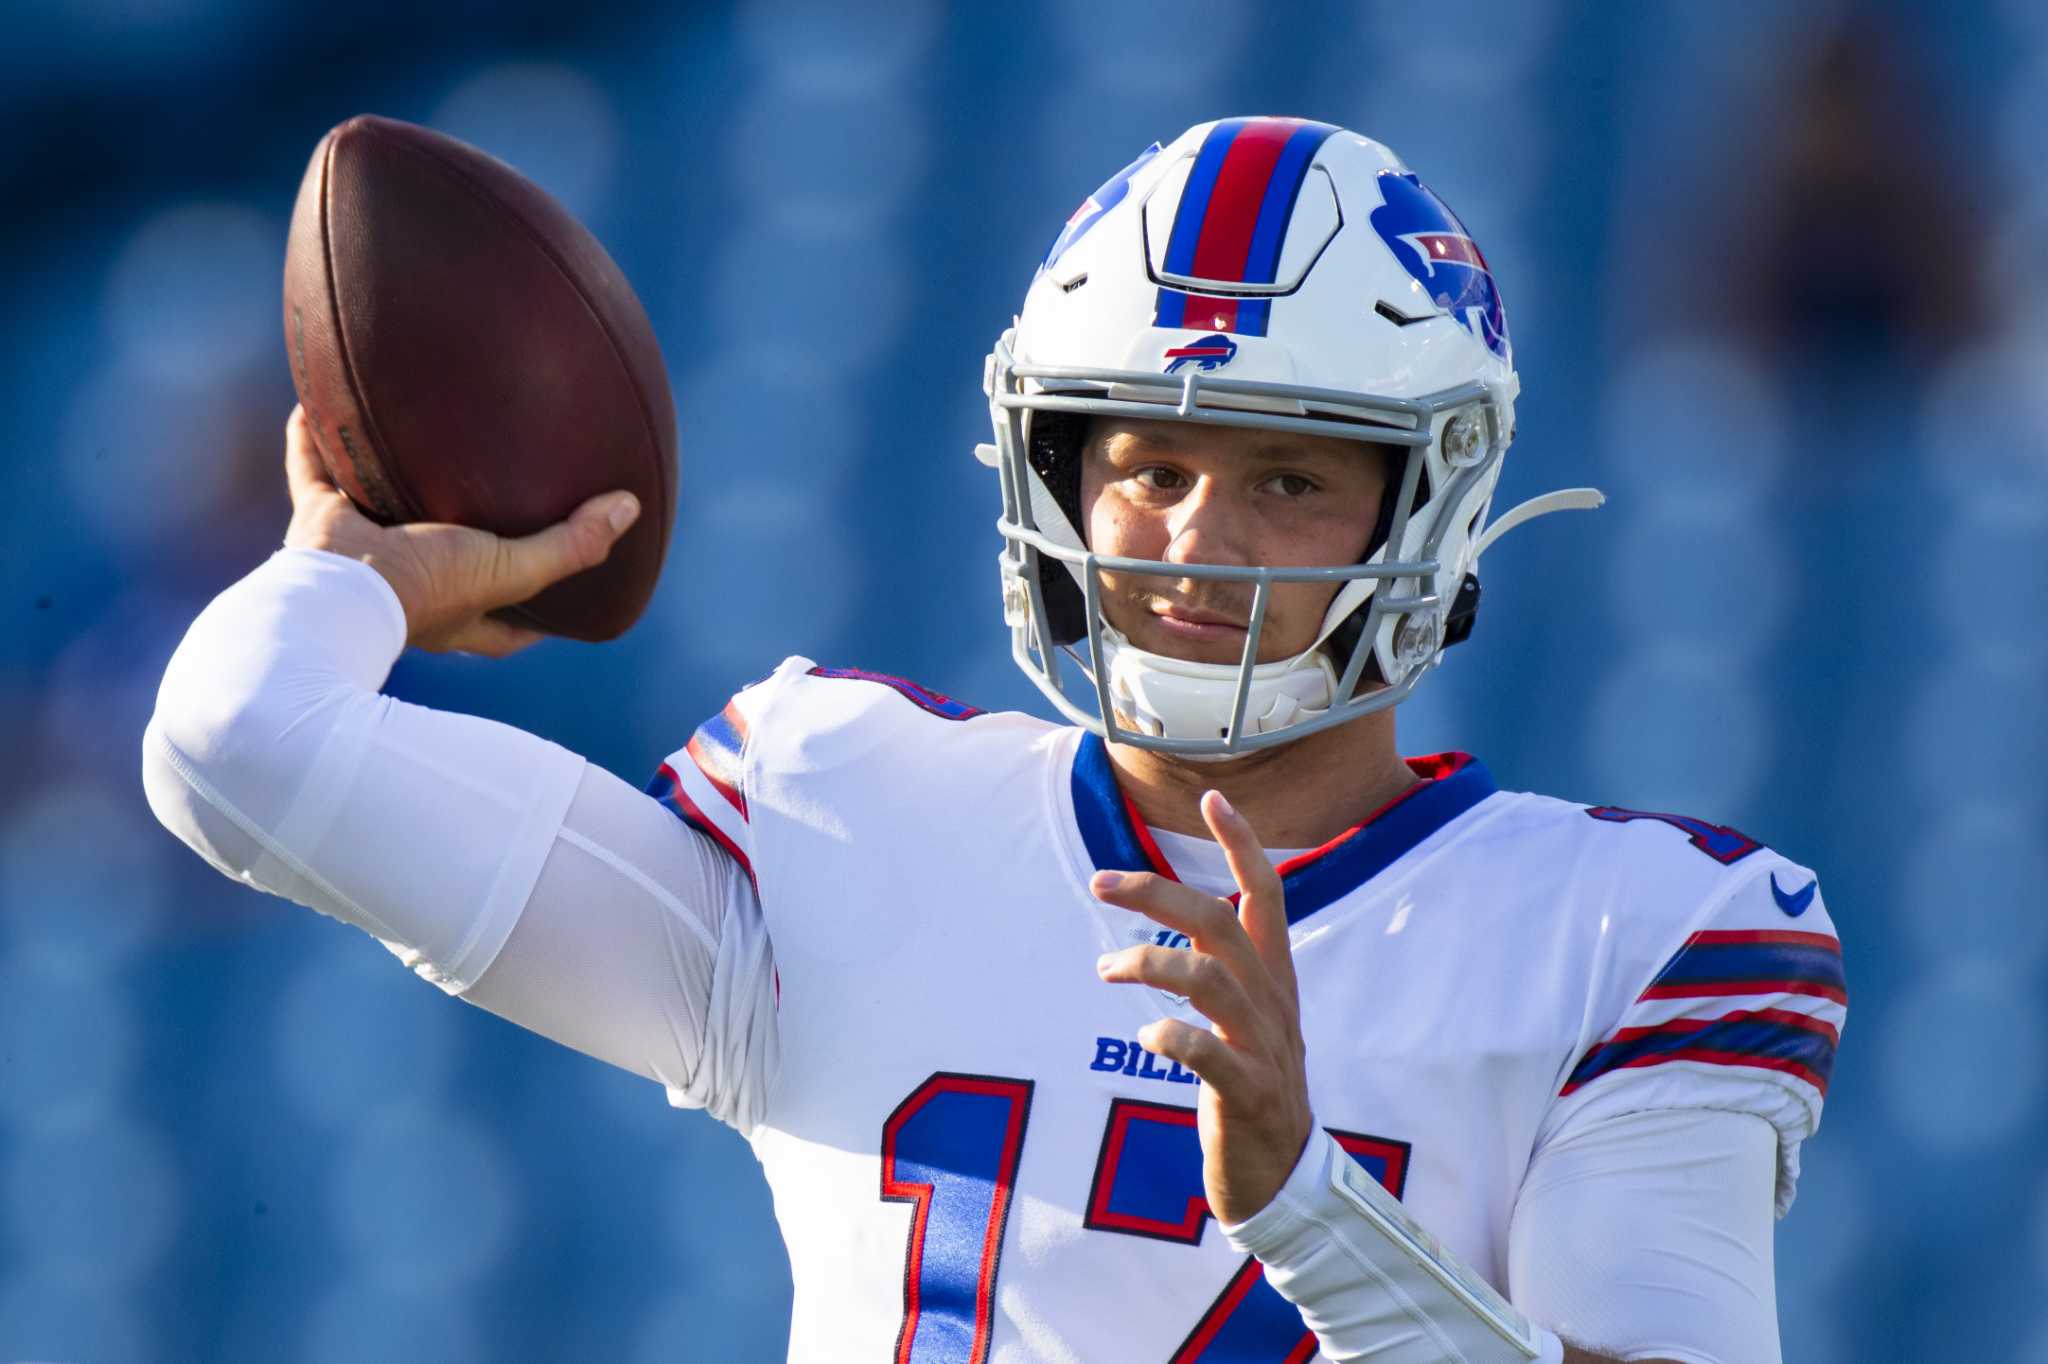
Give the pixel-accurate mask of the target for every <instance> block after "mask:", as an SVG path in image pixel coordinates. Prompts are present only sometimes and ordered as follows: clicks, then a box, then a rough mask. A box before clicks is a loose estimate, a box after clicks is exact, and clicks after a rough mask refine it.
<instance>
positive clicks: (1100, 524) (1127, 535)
mask: <svg viewBox="0 0 2048 1364" xmlns="http://www.w3.org/2000/svg"><path fill="white" fill-rule="evenodd" d="M1085 491H1086V490H1085V489H1084V495H1085ZM1084 505H1086V507H1087V509H1088V514H1087V522H1088V524H1087V526H1086V527H1085V530H1086V533H1087V536H1088V548H1090V549H1092V550H1094V551H1095V552H1096V553H1097V554H1117V555H1122V556H1124V557H1125V558H1130V559H1157V558H1160V557H1161V556H1162V555H1163V554H1164V553H1165V551H1166V543H1167V529H1166V522H1165V519H1164V518H1163V517H1160V516H1158V515H1156V514H1153V513H1148V512H1146V511H1145V510H1144V509H1143V508H1140V507H1135V506H1132V505H1131V504H1130V503H1129V502H1127V501H1125V500H1124V499H1122V498H1120V497H1118V496H1117V495H1116V493H1115V491H1114V490H1113V489H1103V490H1100V491H1098V492H1097V493H1096V495H1095V496H1094V497H1093V498H1092V499H1090V500H1089V501H1087V502H1086V503H1085V504H1084Z"/></svg>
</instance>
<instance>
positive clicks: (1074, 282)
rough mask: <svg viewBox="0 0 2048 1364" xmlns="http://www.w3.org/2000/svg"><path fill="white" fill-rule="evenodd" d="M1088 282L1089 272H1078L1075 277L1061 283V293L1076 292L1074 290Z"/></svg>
mask: <svg viewBox="0 0 2048 1364" xmlns="http://www.w3.org/2000/svg"><path fill="white" fill-rule="evenodd" d="M1087 282H1088V274H1087V272H1086V271H1083V272H1082V273H1080V274H1078V275H1076V276H1074V277H1073V278H1072V279H1070V280H1067V281H1066V282H1065V283H1063V284H1061V285H1060V292H1061V293H1063V294H1071V293H1073V292H1074V290H1076V289H1078V288H1080V287H1081V286H1082V285H1084V284H1086V283H1087Z"/></svg>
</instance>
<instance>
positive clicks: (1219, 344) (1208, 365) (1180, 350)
mask: <svg viewBox="0 0 2048 1364" xmlns="http://www.w3.org/2000/svg"><path fill="white" fill-rule="evenodd" d="M1236 358H1237V342H1235V341H1233V340H1231V339H1230V338H1229V337H1227V336H1225V335H1223V334H1222V333H1220V332H1217V333H1214V334H1212V335H1209V336H1205V337H1203V338H1202V339H1201V340H1199V341H1189V342H1187V343H1186V344H1184V345H1179V346H1170V347H1168V348H1167V351H1166V372H1167V373H1168V374H1174V373H1177V372H1178V371H1180V370H1183V369H1186V368H1187V367H1188V366H1189V365H1193V366H1194V367H1195V368H1196V369H1221V368H1223V366H1225V365H1227V364H1229V363H1230V362H1231V361H1232V360H1235V359H1236Z"/></svg>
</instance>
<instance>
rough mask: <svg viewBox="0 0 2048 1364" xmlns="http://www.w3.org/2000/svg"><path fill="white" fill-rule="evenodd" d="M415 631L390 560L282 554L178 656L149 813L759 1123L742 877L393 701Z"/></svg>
mask: <svg viewBox="0 0 2048 1364" xmlns="http://www.w3.org/2000/svg"><path fill="white" fill-rule="evenodd" d="M404 645H405V617H404V614H403V612H402V610H401V609H400V607H399V605H398V600H397V598H396V596H394V595H393V594H392V592H391V589H390V587H389V585H387V584H386V583H385V582H384V580H383V578H381V577H380V576H378V575H377V573H376V572H375V571H374V570H372V569H370V568H368V567H366V566H365V565H363V564H360V563H356V562H354V561H351V560H348V559H344V558H341V557H340V556H337V555H333V554H327V553H323V552H320V551H315V550H284V551H281V552H280V553H278V554H276V555H274V556H273V557H272V558H271V559H270V561H269V562H268V563H266V564H265V565H264V566H263V567H262V568H260V569H258V570H257V571H256V572H255V573H252V574H251V575H250V576H249V577H247V578H245V579H243V580H242V581H241V582H239V583H237V584H236V585H235V586H233V587H231V588H229V589H228V590H227V591H226V592H224V593H222V594H221V596H220V597H219V598H217V599H216V600H215V601H214V602H213V603H212V604H211V605H210V606H208V607H207V609H206V610H205V611H204V612H203V613H201V615H200V617H199V619H198V620H197V621H195V622H194V623H193V626H192V628H191V630H190V631H189V632H188V633H187V635H186V637H185V640H184V642H183V643H182V644H181V645H180V646H179V648H178V651H177V653H176V654H175V655H174V656H173V657H172V660H171V664H170V667H169V669H168V670H167V671H166V672H165V674H164V681H163V686H162V688H161V690H160V691H159V693H158V696H157V709H156V714H155V715H154V716H153V717H152V719H151V720H150V723H149V727H148V730H147V732H146V733H145V735H144V739H143V783H144V786H145V789H146V791H147V793H148V796H149V801H150V806H151V808H152V809H153V810H154V811H155V812H156V815H157V818H158V819H159V820H161V821H162V822H163V823H164V825H165V826H166V827H167V828H169V829H170V830H171V831H172V832H173V833H175V834H177V835H178V837H180V838H181V839H183V840H184V841H185V842H186V843H188V844H190V845H191V846H192V848H193V849H194V850H196V851H197V852H198V853H199V854H200V855H201V856H202V857H204V858H206V860H207V861H208V862H210V863H212V864H213V865H214V866H215V867H216V868H218V869H219V870H220V871H221V872H222V873H224V874H226V875H228V876H231V877H234V878H236V879H237V880H241V881H245V882H247V883H248V884H250V885H253V886H256V887H257V888H259V889H262V890H267V891H270V892H271V893H273V894H276V895H282V896H284V897H286V898H287V899H291V900H295V901H297V902H298V903H300V904H303V905H307V906H310V907H311V908H313V909H317V910H319V911H320V912H322V913H323V914H329V915H332V916H333V917H335V918H337V919H342V920H345V921H346V922H348V923H352V924H355V925H356V926H358V927H360V928H363V929H365V930H367V931H368V932H370V933H372V934H374V935H375V936H376V937H378V938H380V939H382V940H383V941H384V943H385V944H386V945H387V946H389V947H390V948H391V949H392V950H393V951H394V952H397V953H398V954H399V955H400V957H401V958H402V959H403V960H405V961H406V962H407V963H408V964H409V965H412V966H413V968H414V969H415V970H417V971H418V972H419V973H420V974H421V975H422V976H425V977H426V978H427V979H429V980H431V981H434V982H435V983H436V984H438V985H440V986H441V987H442V988H443V989H445V990H448V991H449V992H450V993H459V994H461V995H462V997H463V998H465V999H467V1000H468V1001H469V1002H470V1003H472V1004H476V1005H479V1006H481V1007H483V1008H485V1009H488V1010H490V1011H491V1012H493V1013H496V1014H499V1015H502V1016H503V1017H505V1018H508V1019H510V1020H511V1021H513V1022H515V1023H518V1024H519V1025H521V1026H522V1027H526V1028H530V1029H532V1030H533V1031H535V1032H538V1033H540V1034H542V1035H543V1036H546V1037H550V1038H553V1039H554V1040H556V1041H558V1042H561V1043H563V1044H565V1045H567V1046H570V1047H574V1048H575V1049H577V1050H578V1051H582V1052H586V1053H588V1054H590V1055H592V1056H595V1057H598V1058H599V1059H601V1060H604V1061H609V1062H611V1063H612V1064H613V1065H617V1066H622V1067H624V1068H625V1069H627V1070H630V1071H633V1072H634V1073H635V1074H639V1075H644V1076H646V1077H648V1078H649V1079H653V1080H657V1081H659V1082H660V1083H661V1084H663V1085H665V1086H667V1088H668V1090H669V1094H670V1098H671V1101H673V1102H675V1103H678V1104H687V1105H690V1106H701V1107H708V1108H710V1109H711V1110H712V1112H714V1113H715V1114H717V1116H719V1117H720V1118H722V1119H724V1120H725V1121H727V1122H729V1123H731V1124H732V1125H733V1126H735V1127H737V1128H738V1129H739V1130H740V1131H742V1132H747V1131H751V1130H752V1128H753V1127H754V1125H755V1124H756V1123H757V1122H758V1121H759V1115H760V1111H761V1106H762V1104H763V1103H764V1101H765V1095H766V1092H767V1089H768V1086H769V1085H770V1084H771V1083H772V1081H773V1079H774V1075H775V1069H776V1058H777V1055H778V1053H777V1050H776V1036H775V1000H774V963H773V961H772V959H771V958H770V956H769V951H768V940H767V932H766V928H765V926H764V925H763V923H762V919H761V913H760V906H759V903H758V902H757V901H756V900H755V898H754V890H753V886H752V885H751V884H750V883H749V882H748V880H747V878H746V876H745V875H744V874H742V873H741V872H740V871H739V869H738V868H737V867H736V866H735V865H734V864H733V862H732V861H731V859H730V858H728V857H727V856H726V855H725V854H724V853H723V852H721V851H720V850H719V849H718V848H716V847H715V846H713V845H712V844H711V842H710V841H709V840H708V839H704V838H702V837H700V836H698V835H696V834H695V833H693V832H692V831H690V830H689V829H687V828H685V827H684V826H683V825H682V824H681V823H680V822H679V821H677V820H676V818H675V817H674V816H673V815H671V814H669V813H668V812H667V811H666V810H665V809H663V807H662V806H661V805H660V804H659V803H658V802H656V801H655V800H653V799H652V798H651V797H649V796H647V795H645V794H644V793H642V792H641V791H638V790H636V789H635V788H633V787H632V786H630V785H628V784H627V783H625V782H623V781H621V780H619V778H617V777H615V776H613V775H612V774H610V773H608V772H606V771H604V770H603V769H601V768H598V767H595V766H593V765H591V764H589V763H586V762H585V761H584V760H583V759H582V758H581V757H579V756H577V755H576V754H574V753H571V752H569V751H568V750H566V749H564V748H561V747H560V746H558V745H556V744H552V743H549V742H548V741H546V740H545V739H541V738H538V737H536V736H534V735H531V734H527V733H525V732H524V731H522V730H518V729H514V728H512V727H511V726H509V725H502V724H498V723H496V722H494V721H490V720H483V719H479V718H476V717H474V716H468V715H459V714H454V713H451V712H447V711H437V710H431V709H428V708H427V707H424V706H415V705H411V704H408V703H406V702H404V701H399V700H396V699H394V698H392V697H388V696H380V695H379V694H378V692H377V689H378V688H379V687H380V686H382V685H383V682H384V679H385V677H386V676H387V675H388V674H389V672H390V670H391V665H392V663H393V662H394V661H396V659H397V657H398V655H399V653H400V651H401V650H402V649H403V648H404Z"/></svg>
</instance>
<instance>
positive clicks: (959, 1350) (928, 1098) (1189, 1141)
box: [882, 1071, 1408, 1364]
mask: <svg viewBox="0 0 2048 1364" xmlns="http://www.w3.org/2000/svg"><path fill="white" fill-rule="evenodd" d="M1031 1087H1032V1082H1031V1081H1029V1080H1018V1079H1011V1078H1006V1077H1003V1076H992V1075H959V1074H954V1073H952V1072H948V1071H940V1072H939V1073H937V1074H935V1075H933V1076H932V1077H931V1078H930V1079H928V1080H926V1081H925V1082H924V1083H923V1084H921V1085H919V1086H918V1087H917V1088H916V1089H914V1090H912V1091H911V1092H910V1095H909V1097H907V1098H905V1099H904V1100H903V1102H902V1103H900V1104H898V1105H897V1106H896V1111H895V1112H893V1113H891V1114H890V1115H889V1118H888V1121H886V1122H884V1123H883V1124H882V1198H883V1200H884V1201H887V1202H892V1203H909V1204H911V1205H912V1213H911V1220H910V1243H909V1246H908V1247H907V1248H906V1250H905V1253H904V1263H903V1327H902V1330H901V1331H900V1332H898V1334H897V1337H896V1354H895V1360H896V1364H984V1362H985V1361H986V1360H987V1358H988V1349H989V1335H990V1332H991V1331H992V1330H993V1328H994V1324H995V1311H994V1308H995V1291H996V1275H997V1272H998V1270H999V1268H1000V1261H1001V1257H1002V1246H1003V1227H1004V1224H1005V1222H1006V1221H1007V1220H1008V1218H1009V1213H1010V1194H1011V1190H1012V1188H1013V1187H1014V1186H1015V1180H1016V1175H1017V1165H1018V1162H1019V1161H1020V1159H1021V1158H1022V1156H1023V1150H1024V1129H1025V1126H1026V1124H1027V1123H1028V1122H1029V1121H1030V1117H1031ZM1331 1135H1332V1136H1334V1137H1336V1139H1337V1141H1338V1144H1339V1145H1341V1146H1343V1148H1344V1149H1345V1150H1346V1151H1348V1152H1350V1154H1351V1157H1352V1159H1354V1160H1356V1161H1357V1162H1358V1163H1359V1164H1360V1165H1362V1166H1363V1167H1364V1168H1365V1169H1366V1170H1367V1171H1368V1172H1369V1173H1370V1174H1372V1176H1373V1177H1374V1178H1375V1179H1377V1180H1379V1182H1380V1184H1381V1185H1382V1186H1383V1187H1385V1188H1386V1190H1387V1191H1388V1192H1389V1193H1391V1194H1393V1195H1394V1196H1395V1197H1396V1198H1399V1197H1400V1196H1401V1189H1402V1186H1403V1184H1404V1183H1405V1182H1406V1177H1407V1172H1408V1143H1406V1142H1401V1141H1390V1140H1388V1139H1387V1138H1384V1137H1372V1136H1365V1135H1362V1134H1358V1133H1350V1132H1334V1131H1333V1132H1332V1133H1331ZM1126 1157H1129V1158H1128V1159H1126ZM1085 1206H1086V1208H1087V1213H1086V1216H1085V1217H1084V1219H1083V1222H1084V1225H1086V1226H1087V1227H1088V1228H1089V1229H1091V1230H1094V1231H1102V1232H1110V1233H1115V1234H1120V1235H1125V1236H1145V1237H1150V1238H1153V1239H1155V1240H1161V1241H1177V1242H1180V1243H1181V1244H1183V1245H1198V1244H1200V1242H1201V1239H1202V1233H1203V1231H1204V1230H1205V1229H1206V1228H1207V1225H1208V1222H1209V1219H1210V1217H1211V1216H1212V1214H1211V1213H1210V1211H1209V1202H1208V1199H1207V1197H1206V1196H1205V1194H1204V1192H1203V1186H1202V1147H1201V1140H1200V1138H1199V1137H1198V1136H1197V1134H1196V1131H1195V1110H1194V1109H1192V1108H1180V1107H1176V1106H1174V1105H1171V1104H1158V1103H1147V1102H1145V1101H1143V1100H1138V1099H1115V1100H1112V1101H1111V1103H1110V1106H1109V1121H1108V1123H1107V1124H1106V1125H1105V1127H1104V1128H1103V1134H1102V1154H1101V1155H1100V1156H1099V1157H1098V1158H1097V1160H1096V1162H1095V1176H1094V1179H1093V1181H1092V1183H1091V1185H1090V1188H1089V1190H1088V1200H1087V1203H1086V1205H1085ZM1315 1352H1316V1339H1315V1336H1314V1335H1313V1334H1312V1333H1311V1332H1310V1331H1309V1329H1308V1327H1307V1325H1306V1324H1305V1323H1303V1321H1302V1319H1301V1314H1300V1313H1299V1312H1297V1311H1295V1309H1294V1305H1293V1304H1292V1303H1290V1302H1288V1301H1287V1299H1285V1298H1283V1297H1281V1296H1280V1294H1279V1293H1278V1292H1277V1291H1275V1290H1274V1289H1273V1288H1272V1286H1271V1285H1269V1284H1268V1283H1267V1282H1266V1278H1265V1273H1264V1271H1263V1270H1262V1269H1261V1267H1260V1265H1259V1262H1258V1261H1257V1260H1256V1259H1254V1258H1252V1257H1251V1256H1246V1257H1245V1260H1244V1263H1243V1264H1241V1265H1239V1266H1238V1268H1237V1270H1236V1272H1235V1273H1233V1274H1232V1275H1231V1277H1230V1279H1229V1281H1228V1282H1227V1283H1225V1284H1224V1285H1223V1288H1222V1291H1221V1292H1219V1293H1218V1294H1217V1295H1216V1298H1215V1300H1214V1301H1213V1302H1212V1303H1211V1304H1210V1305H1209V1308H1208V1310H1207V1311H1206V1312H1204V1313H1203V1314H1202V1317H1201V1319H1200V1320H1198V1321H1197V1322H1195V1323H1194V1326H1193V1328H1192V1329H1191V1330H1190V1331H1189V1332H1188V1335H1187V1338H1186V1339H1185V1340H1183V1341H1182V1342H1181V1343H1180V1347H1179V1348H1178V1349H1176V1350H1175V1351H1174V1352H1173V1354H1172V1355H1170V1356H1169V1357H1168V1358H1169V1361H1170V1364H1196V1361H1200V1364H1226V1361H1227V1362H1228V1364H1301V1362H1302V1361H1305V1360H1308V1359H1310V1358H1312V1357H1314V1355H1315Z"/></svg>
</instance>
